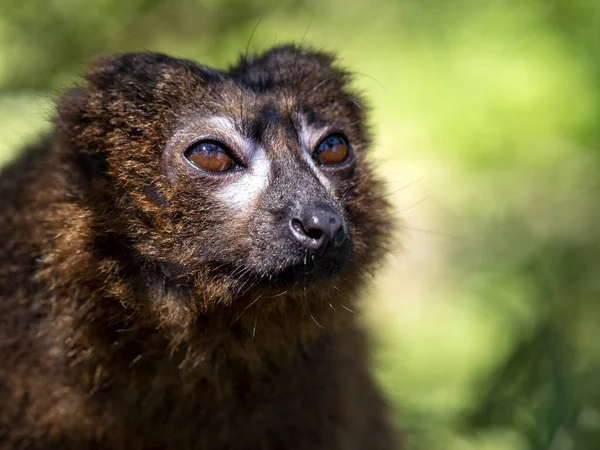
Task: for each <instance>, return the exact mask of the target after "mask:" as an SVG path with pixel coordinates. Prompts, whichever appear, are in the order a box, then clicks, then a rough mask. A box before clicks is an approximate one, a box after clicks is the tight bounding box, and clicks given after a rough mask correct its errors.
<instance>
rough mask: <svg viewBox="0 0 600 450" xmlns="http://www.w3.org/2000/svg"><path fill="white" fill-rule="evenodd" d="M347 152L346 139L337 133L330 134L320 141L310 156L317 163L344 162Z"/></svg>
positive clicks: (348, 147)
mask: <svg viewBox="0 0 600 450" xmlns="http://www.w3.org/2000/svg"><path fill="white" fill-rule="evenodd" d="M349 154H350V146H349V145H348V141H347V140H346V139H345V138H344V137H343V136H341V135H339V134H332V135H331V136H327V137H326V138H325V139H323V141H321V143H320V144H319V146H318V147H317V149H316V150H315V151H314V152H313V154H312V157H313V159H314V160H315V161H316V162H317V164H319V165H332V164H340V163H342V162H344V161H345V160H346V159H347V158H348V155H349Z"/></svg>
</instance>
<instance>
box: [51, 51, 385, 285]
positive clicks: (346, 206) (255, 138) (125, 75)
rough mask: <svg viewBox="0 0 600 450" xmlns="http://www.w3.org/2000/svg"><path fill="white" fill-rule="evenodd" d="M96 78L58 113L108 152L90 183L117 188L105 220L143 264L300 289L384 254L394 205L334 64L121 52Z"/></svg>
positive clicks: (291, 54) (290, 56)
mask: <svg viewBox="0 0 600 450" xmlns="http://www.w3.org/2000/svg"><path fill="white" fill-rule="evenodd" d="M88 80H89V81H90V84H91V88H89V89H88V90H87V91H84V94H83V98H84V99H85V100H84V101H83V104H82V102H81V100H70V99H69V98H67V100H66V101H65V102H63V105H62V108H61V115H62V117H63V120H64V117H69V116H70V117H73V116H74V119H75V120H73V119H71V129H70V130H68V131H67V133H68V134H70V135H71V136H73V137H72V138H71V139H72V140H74V141H75V142H76V143H79V145H80V146H81V145H82V144H83V146H84V147H85V149H86V151H87V152H88V153H89V149H90V148H92V149H95V150H96V152H97V154H102V155H105V157H104V159H103V165H104V166H105V167H106V169H105V171H104V173H105V176H104V177H100V179H98V180H94V181H93V182H92V183H91V186H92V189H94V187H93V186H96V187H97V188H99V187H100V186H104V187H103V189H106V187H105V186H106V185H107V184H110V185H111V188H110V189H112V190H113V192H114V194H113V196H114V198H115V199H116V198H118V199H119V200H118V201H117V202H115V203H114V204H113V206H112V208H113V209H112V213H109V214H114V215H115V216H117V215H118V217H119V221H120V223H122V227H123V230H127V231H126V233H127V235H128V238H129V240H131V241H132V245H133V246H134V247H135V248H136V250H137V251H138V252H139V254H140V255H142V256H143V257H144V258H147V259H149V260H153V261H157V262H159V263H161V264H164V265H165V266H166V267H169V268H170V269H169V270H170V271H171V272H173V273H174V274H175V275H176V276H191V277H194V276H195V274H198V273H203V274H207V273H212V274H217V275H221V276H223V277H225V275H227V277H226V278H228V280H229V282H231V283H234V282H235V281H236V280H239V281H240V282H243V281H244V280H248V279H252V280H254V282H268V283H280V284H291V285H292V286H304V285H306V284H307V283H313V282H315V281H316V280H324V279H326V280H329V279H332V278H336V277H337V278H340V277H342V278H343V277H348V276H352V274H353V273H355V272H356V271H357V270H358V268H359V267H360V266H362V265H368V264H369V263H370V262H371V260H372V259H373V257H376V256H377V254H378V253H379V251H380V247H381V245H380V244H381V243H380V236H381V235H382V232H383V228H385V226H387V220H386V217H385V215H386V212H387V204H386V203H385V201H383V200H381V194H382V193H381V192H380V191H379V185H378V184H377V183H376V182H375V180H373V178H372V174H371V171H370V169H369V167H368V166H367V163H366V161H365V150H366V148H367V146H368V136H367V132H366V126H365V119H364V114H363V110H362V102H361V101H360V100H359V99H358V98H357V97H356V96H354V95H353V94H351V93H350V92H349V91H348V90H347V81H348V77H347V74H346V73H345V72H342V71H340V70H338V69H336V68H334V67H333V66H332V58H331V57H329V56H327V55H324V54H321V53H312V52H303V51H301V50H297V49H295V48H291V47H283V48H279V49H275V50H272V51H270V52H268V53H266V54H264V55H263V56H261V57H259V58H256V59H253V60H252V61H249V62H248V63H246V62H244V61H242V63H240V65H239V66H237V67H234V68H232V69H231V70H230V71H229V72H220V71H216V70H213V69H209V68H206V67H203V66H200V65H196V64H194V63H191V62H188V61H181V60H176V59H172V58H168V57H165V56H162V55H149V54H141V55H124V56H120V57H117V58H113V59H110V60H104V61H101V62H100V63H99V64H98V65H97V66H96V68H95V69H94V70H93V71H92V73H91V74H90V75H89V76H88ZM73 105H77V106H76V107H74V106H73ZM90 105H93V108H98V106H99V105H102V110H103V114H104V116H105V118H104V119H103V120H102V123H98V124H95V121H97V120H98V119H95V118H94V117H91V116H92V115H93V114H92V113H94V114H96V112H95V110H94V111H92V106H90ZM98 114H99V113H98ZM99 115H102V114H99ZM106 117H108V119H107V118H106ZM63 128H65V126H64V125H63ZM67 128H68V126H67ZM74 130H75V131H74ZM77 130H78V131H77ZM86 136H93V138H94V141H93V142H90V141H89V140H84V142H81V141H82V137H84V138H85V137H86ZM117 192H118V194H117Z"/></svg>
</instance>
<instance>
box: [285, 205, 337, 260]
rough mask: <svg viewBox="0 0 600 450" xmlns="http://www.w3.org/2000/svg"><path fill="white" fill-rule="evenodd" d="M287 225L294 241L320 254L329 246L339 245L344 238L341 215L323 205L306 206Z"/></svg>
mask: <svg viewBox="0 0 600 450" xmlns="http://www.w3.org/2000/svg"><path fill="white" fill-rule="evenodd" d="M289 226H290V229H291V231H292V236H293V237H294V239H295V240H296V242H298V243H299V244H300V245H302V246H303V247H305V248H307V249H309V250H312V251H314V252H316V253H320V254H323V253H324V252H325V251H326V250H327V249H328V248H329V247H331V246H333V247H339V246H340V245H341V244H342V243H343V241H344V238H345V232H344V228H343V226H342V219H341V217H340V216H339V215H338V214H337V213H336V212H334V211H333V210H332V209H331V208H330V207H328V206H324V205H314V206H311V207H308V208H306V209H305V210H304V211H303V212H302V214H301V215H300V217H299V218H294V219H291V220H290V222H289Z"/></svg>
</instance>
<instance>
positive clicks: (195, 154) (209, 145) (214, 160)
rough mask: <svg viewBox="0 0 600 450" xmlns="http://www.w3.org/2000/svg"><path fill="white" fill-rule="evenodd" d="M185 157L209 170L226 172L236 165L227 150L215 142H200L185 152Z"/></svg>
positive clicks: (195, 164)
mask: <svg viewBox="0 0 600 450" xmlns="http://www.w3.org/2000/svg"><path fill="white" fill-rule="evenodd" d="M185 157H186V158H187V159H188V160H189V161H190V162H191V163H192V164H193V165H194V166H196V167H198V168H200V169H202V170H206V171H207V172H226V171H228V170H231V169H232V168H233V166H234V162H233V159H232V158H231V157H230V156H229V155H228V154H227V151H226V150H225V149H224V148H223V147H222V146H221V145H219V144H217V143H215V142H199V143H198V144H194V145H192V146H191V147H190V148H188V149H187V150H186V152H185Z"/></svg>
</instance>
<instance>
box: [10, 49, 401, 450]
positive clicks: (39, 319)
mask: <svg viewBox="0 0 600 450" xmlns="http://www.w3.org/2000/svg"><path fill="white" fill-rule="evenodd" d="M347 78H348V77H347V75H346V74H345V73H344V72H343V71H340V70H338V69H337V68H335V67H334V66H332V58H331V57H330V56H328V55H325V54H322V53H318V52H310V51H304V50H298V49H296V48H293V47H282V48H279V49H274V50H272V51H270V52H268V53H266V54H265V55H263V56H261V57H259V58H255V59H253V60H251V61H248V62H247V63H246V62H245V61H242V62H241V63H240V65H239V66H238V67H236V68H233V69H232V70H231V71H230V72H219V71H216V70H213V69H209V68H206V67H203V66H200V65H197V64H195V63H192V62H189V61H184V60H177V59H173V58H169V57H167V56H164V55H158V54H130V55H117V56H114V57H109V58H104V59H100V60H98V61H96V63H95V64H94V65H93V66H92V67H91V69H90V71H89V73H88V74H87V82H86V85H85V86H84V87H82V88H81V89H76V90H73V91H71V92H68V93H66V95H64V96H63V97H62V99H61V100H60V101H59V104H58V114H57V118H56V122H55V123H56V127H55V130H54V132H53V134H52V135H51V136H50V137H49V138H48V139H47V140H46V141H45V142H44V143H42V144H40V145H39V146H36V147H35V148H30V149H28V150H27V151H25V152H24V153H23V154H22V156H21V157H20V159H19V160H17V161H16V162H14V163H12V164H11V165H9V166H7V167H5V168H4V170H3V172H2V175H1V176H0V195H1V198H0V235H1V236H2V240H1V242H0V448H3V449H4V448H6V449H40V450H41V449H84V448H86V449H87V448H93V449H128V450H136V449H206V450H208V449H210V450H220V449H231V450H233V449H235V450H242V449H340V450H351V449H356V450H359V449H361V450H377V449H381V450H383V449H386V450H388V449H392V448H397V443H396V439H395V436H394V434H395V433H394V432H393V431H392V428H391V427H390V426H389V424H388V419H387V415H388V409H387V407H386V405H385V404H384V402H383V401H382V399H381V398H380V395H379V393H378V392H377V389H376V388H375V386H374V384H373V381H372V379H371V376H370V374H369V371H368V367H367V366H368V362H367V354H366V350H365V339H364V335H363V332H362V331H360V329H359V327H358V326H357V323H356V322H357V320H356V317H355V315H354V314H353V313H352V312H350V311H349V310H350V309H353V307H354V302H355V299H356V296H357V293H358V290H359V289H360V288H361V286H362V285H363V282H364V279H365V277H366V276H367V274H368V273H369V271H370V270H371V269H372V268H373V265H374V263H376V262H377V261H378V260H380V259H381V257H382V254H383V249H384V245H383V242H384V240H385V239H386V238H388V236H389V229H388V228H389V224H388V221H387V218H386V217H387V213H388V205H387V204H386V202H385V200H383V199H382V191H381V187H380V185H379V183H378V182H377V180H376V179H375V178H373V174H372V171H371V170H370V168H369V166H368V164H367V162H366V161H365V156H366V154H365V150H366V148H367V146H368V135H367V130H366V129H365V124H364V117H363V109H362V102H361V100H360V99H358V98H357V97H355V96H354V95H353V94H352V93H350V92H349V91H347V87H346V84H347ZM274 111H275V112H274ZM300 113H305V114H308V116H309V117H310V118H313V116H316V117H317V119H314V120H325V121H328V122H332V123H335V124H336V126H338V127H342V128H344V129H345V131H346V133H347V134H348V137H349V139H350V141H351V142H352V143H353V146H354V149H355V153H356V158H357V161H356V163H355V165H354V167H353V168H352V170H351V171H350V172H345V173H343V174H333V175H331V178H332V183H333V185H334V187H335V195H334V197H335V202H336V204H338V205H339V206H340V208H342V210H343V214H344V216H345V220H346V221H347V223H348V226H349V228H350V231H349V232H350V239H349V242H350V244H349V245H351V248H350V249H349V257H348V258H347V259H348V260H349V262H348V263H347V264H346V266H345V267H344V269H343V270H341V271H339V272H336V273H331V274H329V275H327V276H312V275H306V276H299V279H294V278H293V277H292V279H283V278H278V277H277V275H276V273H278V270H279V269H281V268H284V266H285V265H286V264H287V262H286V261H287V260H286V259H285V258H284V256H281V255H283V253H285V252H282V251H281V249H279V248H278V247H274V246H275V243H276V240H275V239H274V238H272V236H271V233H272V228H273V227H274V224H275V221H276V220H277V219H276V216H277V214H278V211H280V209H281V208H283V206H281V205H284V204H287V203H289V202H290V201H292V200H293V199H294V197H295V196H296V195H299V194H298V192H304V194H302V195H307V196H308V195H315V196H318V195H324V194H322V193H321V192H320V191H319V190H318V189H319V188H318V187H311V186H317V185H316V184H314V183H313V181H311V180H309V179H308V178H307V177H308V175H306V174H302V173H300V172H299V171H298V170H297V167H300V166H299V164H301V162H300V159H298V158H297V157H296V156H294V155H295V152H297V150H296V148H297V144H294V142H293V138H294V132H295V123H296V121H297V120H298V114H300ZM210 114H227V115H229V116H231V117H234V118H236V121H237V122H236V123H237V125H238V126H239V127H240V129H242V130H244V132H247V133H249V134H252V133H254V134H256V133H259V134H260V133H264V135H265V136H266V135H269V136H271V141H269V142H271V144H265V145H266V146H267V147H269V145H270V147H269V148H270V149H271V147H273V148H272V149H271V150H269V151H273V152H275V151H281V150H277V149H281V148H286V149H287V150H286V152H287V153H286V154H285V155H284V154H283V153H282V156H280V157H278V158H279V159H278V161H279V160H281V161H283V162H282V163H281V164H280V165H278V166H277V167H276V172H275V173H274V175H273V177H272V181H271V185H270V187H269V194H268V195H267V194H265V198H261V202H262V203H261V205H262V206H261V208H262V209H261V210H260V211H259V212H260V214H258V212H257V211H254V212H255V214H252V213H251V212H250V213H245V214H239V215H237V216H236V215H232V213H231V211H228V210H227V209H225V208H223V207H222V205H219V204H217V203H215V202H214V201H212V200H211V199H210V198H209V197H208V196H206V195H203V194H202V192H204V191H207V190H208V191H210V190H211V189H213V188H215V186H216V185H215V183H217V181H214V180H206V179H195V178H189V177H188V178H186V177H187V175H185V174H182V173H179V172H177V171H175V172H177V173H175V174H173V173H170V172H169V170H165V164H166V166H167V167H168V161H167V163H165V156H164V153H165V150H164V149H165V147H166V146H167V142H169V139H170V137H171V136H172V135H173V133H174V131H175V130H177V129H178V127H179V126H180V125H181V123H183V122H186V121H187V120H188V119H190V120H193V117H195V116H197V115H210ZM273 122H277V123H275V124H274V123H273ZM269 130H270V131H269ZM269 133H270V134H269ZM288 153H289V155H288ZM290 155H291V156H290ZM171 172H172V171H171ZM302 177H304V178H302ZM332 201H333V200H332ZM277 205H279V206H277ZM278 208H279V209H278ZM257 214H258V215H259V216H260V217H258V218H257ZM274 242H275V243H274ZM277 258H279V259H277ZM274 274H275V275H274Z"/></svg>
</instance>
